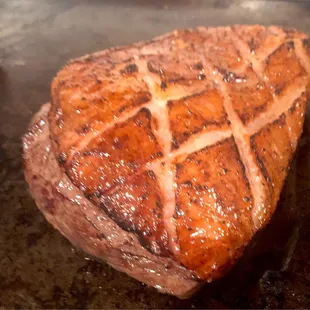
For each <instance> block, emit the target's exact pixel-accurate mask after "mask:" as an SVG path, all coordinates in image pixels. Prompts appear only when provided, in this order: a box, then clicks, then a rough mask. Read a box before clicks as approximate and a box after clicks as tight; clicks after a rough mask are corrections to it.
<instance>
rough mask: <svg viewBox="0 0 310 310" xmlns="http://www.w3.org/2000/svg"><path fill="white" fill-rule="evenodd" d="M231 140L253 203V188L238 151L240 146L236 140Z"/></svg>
mask: <svg viewBox="0 0 310 310" xmlns="http://www.w3.org/2000/svg"><path fill="white" fill-rule="evenodd" d="M230 139H231V141H232V142H233V143H232V147H233V150H234V151H235V152H236V154H237V156H236V158H237V161H238V163H239V164H240V167H241V171H242V175H243V179H244V181H245V185H246V187H247V189H248V190H249V193H250V195H251V198H250V199H251V201H253V197H252V192H251V187H250V182H249V179H248V177H247V175H246V170H245V165H244V163H243V161H242V159H241V156H240V152H239V150H238V146H237V143H236V140H235V138H234V137H232V138H230Z"/></svg>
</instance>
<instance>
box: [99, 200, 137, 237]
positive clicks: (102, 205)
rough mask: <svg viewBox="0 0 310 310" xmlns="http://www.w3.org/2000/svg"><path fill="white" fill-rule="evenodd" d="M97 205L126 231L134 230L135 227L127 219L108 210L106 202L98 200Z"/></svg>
mask: <svg viewBox="0 0 310 310" xmlns="http://www.w3.org/2000/svg"><path fill="white" fill-rule="evenodd" d="M99 207H100V208H101V209H102V210H103V211H104V212H105V213H106V214H107V215H108V216H109V217H110V218H111V219H112V220H113V221H115V222H116V223H117V225H118V226H119V227H120V228H121V229H123V230H125V231H127V232H135V227H134V225H133V224H129V223H128V222H127V221H124V220H122V219H120V218H119V217H118V216H117V214H115V213H114V212H113V211H111V210H110V208H109V207H108V203H106V202H100V204H99Z"/></svg>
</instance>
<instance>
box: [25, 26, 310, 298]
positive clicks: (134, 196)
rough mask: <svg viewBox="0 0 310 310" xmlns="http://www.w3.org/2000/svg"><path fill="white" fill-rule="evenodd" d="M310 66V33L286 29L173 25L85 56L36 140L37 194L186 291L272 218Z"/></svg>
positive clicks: (41, 203)
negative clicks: (183, 27) (154, 35)
mask: <svg viewBox="0 0 310 310" xmlns="http://www.w3.org/2000/svg"><path fill="white" fill-rule="evenodd" d="M309 75H310V39H309V38H308V37H307V36H306V35H305V34H303V33H300V32H298V31H296V30H293V29H289V30H287V29H282V28H279V27H275V26H270V27H263V26H258V25H254V26H240V25H235V26H232V27H218V28H205V27H198V28H196V29H187V30H180V31H174V32H172V33H168V34H166V35H163V36H160V37H158V38H155V39H153V40H151V41H148V42H140V43H137V44H133V45H130V46H126V47H118V48H112V49H108V50H105V51H102V52H98V53H94V54H91V55H87V56H85V57H82V58H79V59H76V60H73V61H71V62H69V63H68V64H67V65H66V66H65V67H64V68H63V69H62V70H61V71H60V72H59V73H58V74H57V76H56V77H55V79H54V80H53V82H52V87H51V103H48V104H45V105H43V106H42V108H41V110H40V111H39V112H38V113H37V114H36V115H35V116H34V118H33V120H32V122H31V124H30V126H29V129H28V131H27V133H26V134H25V136H24V138H23V149H24V166H25V177H26V180H27V182H28V184H29V186H30V190H31V192H32V195H33V197H34V198H35V200H36V203H37V205H38V207H39V208H40V210H41V211H42V212H43V214H44V216H45V217H46V219H47V220H48V221H49V222H50V223H51V224H52V225H53V226H54V227H55V228H56V229H58V230H59V231H60V232H61V233H62V234H63V235H64V236H65V237H66V238H68V239H69V240H70V241H71V242H72V243H73V244H74V245H75V246H77V247H80V248H82V249H83V250H84V251H86V252H87V253H89V254H91V255H93V256H94V257H97V258H100V259H103V260H105V261H106V262H107V263H109V264H110V265H111V266H113V267H114V268H116V269H118V270H120V271H123V272H126V273H127V274H129V275H130V276H132V277H134V278H136V279H138V280H140V281H142V282H144V283H146V284H148V285H150V286H153V287H155V288H157V289H159V290H160V291H162V292H165V293H169V294H172V295H176V296H178V297H180V298H187V297H189V296H191V295H192V294H193V293H194V292H195V290H197V289H198V288H199V287H200V286H201V285H202V284H203V283H204V282H210V281H213V280H215V279H217V278H219V277H221V276H223V275H224V274H225V273H226V272H227V271H228V270H229V269H230V268H231V267H232V266H233V265H234V264H235V262H236V261H237V260H238V258H240V256H241V255H242V253H243V251H244V248H245V247H246V245H247V244H248V243H249V242H250V241H251V239H252V238H253V236H254V235H255V233H256V232H257V231H259V230H260V229H262V228H263V227H264V226H266V225H267V223H268V222H269V221H270V218H271V216H272V214H273V212H274V210H275V208H276V205H277V201H278V199H279V196H280V192H281V188H282V186H283V183H284V180H285V178H286V175H287V171H288V169H289V164H290V161H291V159H292V157H293V154H294V152H295V150H296V147H297V143H298V139H299V137H300V135H301V132H302V126H303V121H304V115H305V110H306V104H307V100H308V99H309V98H310V87H309Z"/></svg>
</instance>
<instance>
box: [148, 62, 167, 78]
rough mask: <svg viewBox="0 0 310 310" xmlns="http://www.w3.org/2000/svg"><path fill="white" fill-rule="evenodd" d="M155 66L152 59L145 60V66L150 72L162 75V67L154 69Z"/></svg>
mask: <svg viewBox="0 0 310 310" xmlns="http://www.w3.org/2000/svg"><path fill="white" fill-rule="evenodd" d="M155 66H156V65H155V64H154V63H153V62H152V61H148V62H147V68H148V69H149V71H150V72H151V73H155V74H157V75H160V76H164V71H163V70H162V69H156V68H155Z"/></svg>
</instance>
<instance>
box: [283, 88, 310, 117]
mask: <svg viewBox="0 0 310 310" xmlns="http://www.w3.org/2000/svg"><path fill="white" fill-rule="evenodd" d="M305 96H306V93H305V92H302V94H301V95H300V97H299V98H297V99H295V101H294V103H293V105H292V106H291V107H290V108H289V109H288V111H287V112H288V114H293V113H294V112H295V111H296V110H297V105H298V104H299V103H300V101H301V100H302V101H303V99H304V97H305ZM305 99H306V101H307V97H305ZM309 100H310V98H309V99H308V102H309ZM306 103H307V102H306Z"/></svg>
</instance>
